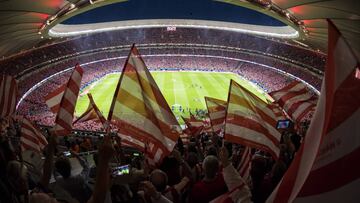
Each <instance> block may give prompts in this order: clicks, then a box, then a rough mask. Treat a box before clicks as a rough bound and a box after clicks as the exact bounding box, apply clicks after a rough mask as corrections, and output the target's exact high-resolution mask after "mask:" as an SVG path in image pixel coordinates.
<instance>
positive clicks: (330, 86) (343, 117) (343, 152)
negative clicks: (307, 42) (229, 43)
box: [267, 21, 360, 203]
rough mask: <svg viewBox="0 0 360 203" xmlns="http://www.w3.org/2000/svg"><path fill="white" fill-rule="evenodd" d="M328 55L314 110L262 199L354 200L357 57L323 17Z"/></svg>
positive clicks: (359, 144)
mask: <svg viewBox="0 0 360 203" xmlns="http://www.w3.org/2000/svg"><path fill="white" fill-rule="evenodd" d="M328 43H329V45H328V55H327V56H328V58H327V64H326V69H325V76H324V79H323V84H322V90H321V94H320V99H319V103H318V105H317V109H316V112H315V115H314V117H313V119H312V122H311V124H310V127H309V130H308V132H307V134H306V136H305V140H304V142H303V144H302V145H301V147H300V149H299V151H298V152H297V154H296V156H295V159H294V160H293V161H292V164H291V165H290V167H289V169H288V170H287V172H286V173H285V175H284V177H283V179H282V180H281V182H280V183H279V184H278V186H277V187H276V189H275V190H274V191H273V193H272V194H271V195H270V197H269V198H268V200H267V202H280V203H281V202H293V201H294V202H358V201H359V199H360V193H359V188H360V176H359V171H360V164H358V162H359V157H360V139H359V135H360V125H359V124H360V122H359V121H360V108H359V107H360V94H359V92H360V80H359V79H357V78H356V75H355V74H356V67H359V62H358V59H357V58H356V57H355V54H353V52H352V51H351V49H350V47H349V45H348V44H347V42H346V41H345V39H344V38H343V37H342V36H341V34H340V33H339V31H338V30H337V29H336V27H335V26H334V25H333V24H332V22H330V21H329V40H328Z"/></svg>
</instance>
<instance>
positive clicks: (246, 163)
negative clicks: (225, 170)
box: [237, 147, 252, 180]
mask: <svg viewBox="0 0 360 203" xmlns="http://www.w3.org/2000/svg"><path fill="white" fill-rule="evenodd" d="M251 159H252V154H251V148H250V147H245V148H244V152H243V154H242V156H241V159H240V163H239V165H238V167H237V170H238V172H239V174H240V176H241V177H242V178H243V179H244V180H247V179H248V178H249V175H250V168H251Z"/></svg>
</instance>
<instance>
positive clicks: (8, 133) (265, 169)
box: [0, 118, 302, 203]
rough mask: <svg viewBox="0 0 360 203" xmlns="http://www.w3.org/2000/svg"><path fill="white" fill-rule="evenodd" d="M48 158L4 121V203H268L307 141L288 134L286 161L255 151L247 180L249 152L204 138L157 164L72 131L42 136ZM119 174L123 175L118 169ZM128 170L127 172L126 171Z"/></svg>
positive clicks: (111, 141) (118, 144)
mask: <svg viewBox="0 0 360 203" xmlns="http://www.w3.org/2000/svg"><path fill="white" fill-rule="evenodd" d="M44 131H45V133H44V135H45V136H46V138H47V140H48V145H47V146H46V147H45V148H44V150H43V151H40V152H34V151H22V152H21V149H20V143H19V137H20V132H19V124H18V123H17V122H16V121H15V122H14V121H12V122H9V120H6V119H3V118H1V119H0V145H1V147H0V170H1V173H0V179H1V181H0V192H1V196H0V202H15V203H23V202H24V203H28V202H29V203H38V202H52V203H56V202H69V203H77V202H80V203H82V202H96V203H98V202H99V203H100V202H106V203H110V202H114V203H152V202H159V203H172V202H190V203H193V202H194V203H200V202H204V203H205V202H211V201H212V200H214V199H215V198H218V197H219V196H221V195H224V194H226V193H228V192H229V191H235V192H233V195H231V196H232V197H233V201H234V202H244V203H247V202H254V203H261V202H265V200H266V198H267V197H268V196H269V195H270V193H271V191H273V189H274V188H275V187H276V185H277V183H278V182H279V181H280V180H281V178H282V176H283V174H284V173H285V171H286V169H287V168H288V167H289V165H290V163H291V161H292V159H293V157H294V155H295V153H296V151H297V150H298V149H299V146H300V143H301V139H302V137H301V136H299V135H298V134H296V133H295V132H293V130H291V129H288V130H284V131H283V132H282V139H281V144H280V145H281V146H280V149H281V150H280V155H279V157H278V158H275V157H271V156H270V155H269V153H267V152H265V151H261V150H258V149H252V150H251V151H252V153H251V154H252V155H251V168H250V173H249V176H248V177H246V178H245V177H241V176H240V174H239V172H238V170H237V168H238V165H239V162H240V159H241V157H242V154H243V153H244V149H245V148H244V146H242V145H239V144H234V143H229V142H226V141H225V142H223V141H222V138H220V137H218V136H216V135H213V134H211V133H210V134H209V133H203V134H201V135H198V136H191V137H190V142H189V143H188V144H184V143H182V142H181V139H179V140H178V142H177V144H176V146H175V148H174V150H173V151H172V152H171V153H170V154H169V155H168V156H166V157H165V158H164V159H163V160H162V161H161V162H160V163H159V164H158V165H156V166H150V165H149V164H148V162H147V161H146V157H147V155H146V154H143V151H141V150H138V149H134V148H133V149H132V148H128V147H124V145H123V144H122V143H123V142H122V139H121V136H119V135H118V134H117V133H116V131H113V132H111V133H108V134H105V133H96V132H73V133H72V134H69V135H68V136H65V137H61V138H60V137H57V136H56V135H55V134H54V133H52V132H51V131H50V130H44ZM119 168H121V169H123V170H121V171H120V170H119ZM124 168H126V169H125V170H124Z"/></svg>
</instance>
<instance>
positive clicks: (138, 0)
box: [63, 0, 285, 26]
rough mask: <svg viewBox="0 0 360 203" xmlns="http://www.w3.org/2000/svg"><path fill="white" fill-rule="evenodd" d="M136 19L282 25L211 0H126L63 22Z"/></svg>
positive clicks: (241, 8) (259, 15)
mask: <svg viewBox="0 0 360 203" xmlns="http://www.w3.org/2000/svg"><path fill="white" fill-rule="evenodd" d="M138 19H197V20H216V21H226V22H235V23H248V24H255V25H271V26H284V25H285V24H283V23H282V22H280V21H278V20H276V19H274V18H271V17H269V16H267V15H264V14H262V13H259V12H256V11H253V10H250V9H247V8H243V7H240V6H234V5H231V4H227V3H221V2H216V1H211V0H130V1H127V2H123V3H116V4H111V5H107V6H103V7H100V8H96V9H93V10H90V11H87V12H85V13H82V14H79V15H77V16H74V17H72V18H70V19H68V20H66V21H65V22H63V24H82V23H99V22H109V21H119V20H138Z"/></svg>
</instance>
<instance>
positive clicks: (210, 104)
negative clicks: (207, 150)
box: [205, 97, 227, 135]
mask: <svg viewBox="0 0 360 203" xmlns="http://www.w3.org/2000/svg"><path fill="white" fill-rule="evenodd" d="M205 103H206V107H207V109H208V112H209V118H210V122H211V126H212V128H213V131H214V132H215V133H216V134H218V135H219V134H221V132H222V130H223V128H224V123H225V116H226V107H227V102H226V101H223V100H220V99H215V98H211V97H205Z"/></svg>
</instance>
